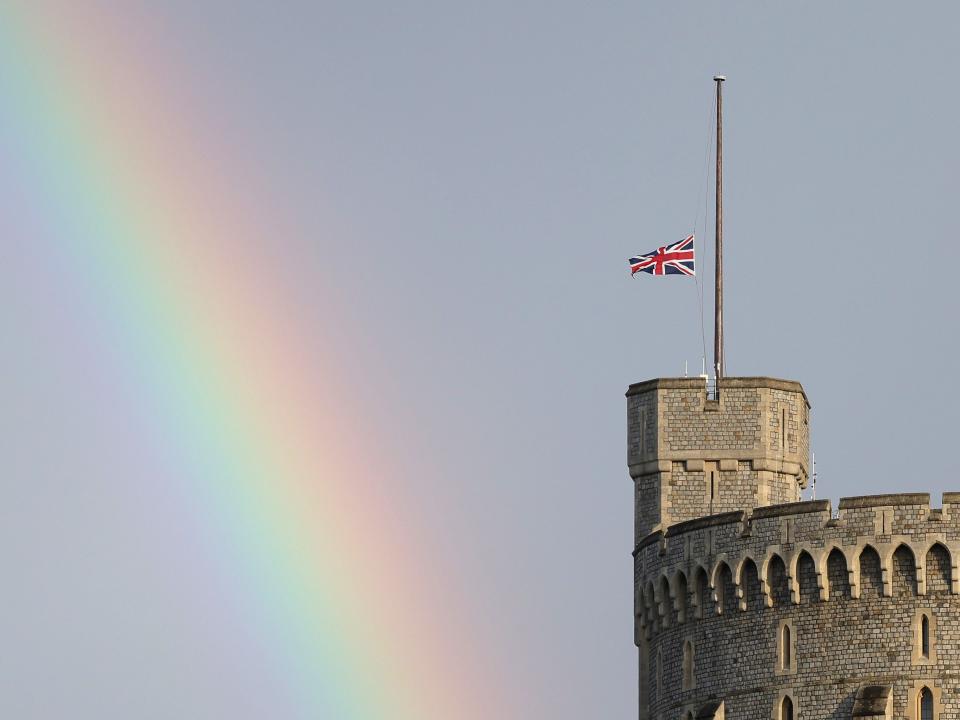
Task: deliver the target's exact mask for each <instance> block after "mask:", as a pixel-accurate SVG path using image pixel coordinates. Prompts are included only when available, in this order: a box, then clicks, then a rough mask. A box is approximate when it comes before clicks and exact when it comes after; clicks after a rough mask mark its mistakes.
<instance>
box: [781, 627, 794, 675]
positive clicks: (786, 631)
mask: <svg viewBox="0 0 960 720" xmlns="http://www.w3.org/2000/svg"><path fill="white" fill-rule="evenodd" d="M792 658H793V643H792V642H791V637H790V626H789V625H787V624H786V623H784V626H783V627H782V628H781V629H780V667H782V668H783V669H784V670H787V669H788V668H789V667H790V666H791V665H792V664H793V663H792Z"/></svg>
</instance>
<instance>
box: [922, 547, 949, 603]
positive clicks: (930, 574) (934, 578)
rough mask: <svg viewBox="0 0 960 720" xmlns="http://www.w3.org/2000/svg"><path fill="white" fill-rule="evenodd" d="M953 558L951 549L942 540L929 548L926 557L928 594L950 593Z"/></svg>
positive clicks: (924, 564) (925, 567) (925, 568)
mask: <svg viewBox="0 0 960 720" xmlns="http://www.w3.org/2000/svg"><path fill="white" fill-rule="evenodd" d="M951 560H952V558H951V557H950V550H949V549H947V546H946V545H944V544H943V543H940V542H935V543H933V545H931V546H930V549H929V550H927V553H926V558H925V559H924V563H923V566H924V570H925V575H926V582H925V583H924V584H925V585H926V588H925V590H926V593H925V594H926V595H940V594H948V593H949V592H950V587H951V579H952V573H951Z"/></svg>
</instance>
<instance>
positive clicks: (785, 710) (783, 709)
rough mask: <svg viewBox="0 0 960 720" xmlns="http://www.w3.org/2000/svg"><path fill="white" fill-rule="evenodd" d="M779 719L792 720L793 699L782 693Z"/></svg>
mask: <svg viewBox="0 0 960 720" xmlns="http://www.w3.org/2000/svg"><path fill="white" fill-rule="evenodd" d="M780 720H793V700H791V699H790V696H789V695H784V696H783V700H781V701H780Z"/></svg>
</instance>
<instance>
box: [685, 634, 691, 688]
mask: <svg viewBox="0 0 960 720" xmlns="http://www.w3.org/2000/svg"><path fill="white" fill-rule="evenodd" d="M692 687H693V643H692V642H691V641H690V640H687V641H686V642H685V643H684V644H683V689H684V690H689V689H690V688H692Z"/></svg>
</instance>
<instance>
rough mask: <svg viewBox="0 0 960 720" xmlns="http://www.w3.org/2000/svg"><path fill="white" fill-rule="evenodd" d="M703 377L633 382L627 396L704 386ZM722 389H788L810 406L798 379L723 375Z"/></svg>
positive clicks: (721, 380) (720, 384)
mask: <svg viewBox="0 0 960 720" xmlns="http://www.w3.org/2000/svg"><path fill="white" fill-rule="evenodd" d="M704 384H705V383H704V379H703V378H702V377H675V378H673V377H665V378H652V379H651V380H644V381H642V382H638V383H633V384H632V385H630V387H629V388H627V392H626V396H627V397H631V396H632V395H639V394H640V393H644V392H649V391H650V390H689V389H696V388H701V387H703V386H704ZM719 386H720V389H723V388H772V389H774V390H786V391H788V392H798V393H800V394H801V395H803V400H804V402H805V403H806V404H807V407H808V408H810V407H811V405H810V400H809V398H808V397H807V393H806V391H804V389H803V386H802V385H801V384H800V383H798V382H797V381H796V380H783V379H781V378H774V377H763V376H761V377H723V378H720V382H719Z"/></svg>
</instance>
